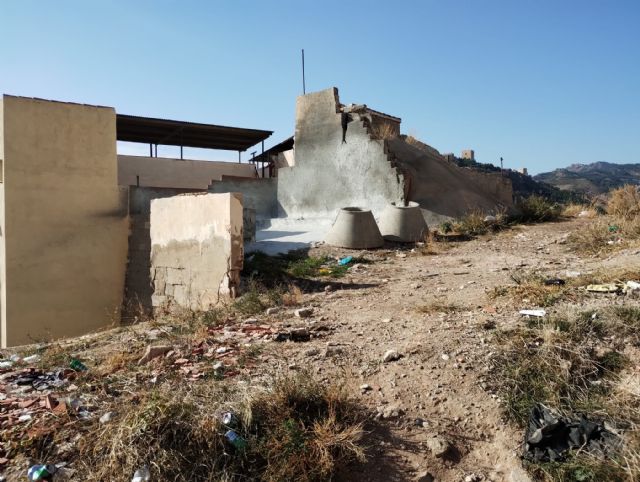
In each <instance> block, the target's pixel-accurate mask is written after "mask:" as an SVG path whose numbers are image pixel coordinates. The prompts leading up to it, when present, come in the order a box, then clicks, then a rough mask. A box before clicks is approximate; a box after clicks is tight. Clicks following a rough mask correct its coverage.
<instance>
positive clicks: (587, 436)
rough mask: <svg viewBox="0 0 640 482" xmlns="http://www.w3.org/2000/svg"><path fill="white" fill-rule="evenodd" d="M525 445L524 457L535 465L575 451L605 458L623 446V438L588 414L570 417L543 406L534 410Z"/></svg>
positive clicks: (555, 459)
mask: <svg viewBox="0 0 640 482" xmlns="http://www.w3.org/2000/svg"><path fill="white" fill-rule="evenodd" d="M524 442H525V443H524V458H525V459H527V460H531V461H534V462H555V461H562V460H563V459H564V458H565V457H566V456H567V454H568V452H569V451H570V450H573V449H580V450H583V451H586V452H589V453H590V454H592V455H595V456H600V457H604V456H606V455H608V454H610V453H612V452H615V451H616V450H618V449H619V448H620V446H621V445H622V440H621V439H620V437H619V436H618V435H616V434H615V433H613V432H611V431H609V430H607V429H606V428H605V426H604V424H601V423H596V422H594V421H590V420H588V419H587V418H586V417H585V416H584V415H580V417H579V418H570V417H566V416H563V415H560V414H558V413H557V412H555V411H553V410H551V409H550V408H548V407H546V406H544V405H542V404H541V403H539V404H536V405H535V406H534V407H533V408H532V409H531V413H530V414H529V426H528V427H527V431H526V433H525V441H524Z"/></svg>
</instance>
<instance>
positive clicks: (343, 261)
mask: <svg viewBox="0 0 640 482" xmlns="http://www.w3.org/2000/svg"><path fill="white" fill-rule="evenodd" d="M351 261H353V256H346V257H344V258H342V259H340V260H339V261H338V265H339V266H346V265H348V264H349V263H351Z"/></svg>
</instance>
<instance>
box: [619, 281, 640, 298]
mask: <svg viewBox="0 0 640 482" xmlns="http://www.w3.org/2000/svg"><path fill="white" fill-rule="evenodd" d="M622 291H624V294H626V295H630V294H637V293H638V292H640V283H638V282H637V281H627V282H626V283H625V284H624V288H623V289H622Z"/></svg>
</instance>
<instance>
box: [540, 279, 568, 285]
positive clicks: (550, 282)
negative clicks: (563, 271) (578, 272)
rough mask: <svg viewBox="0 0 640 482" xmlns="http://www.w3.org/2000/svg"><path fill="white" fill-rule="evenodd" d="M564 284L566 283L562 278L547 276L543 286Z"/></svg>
mask: <svg viewBox="0 0 640 482" xmlns="http://www.w3.org/2000/svg"><path fill="white" fill-rule="evenodd" d="M565 284H567V282H566V281H565V280H563V279H562V278H549V279H546V280H544V285H545V286H564V285H565Z"/></svg>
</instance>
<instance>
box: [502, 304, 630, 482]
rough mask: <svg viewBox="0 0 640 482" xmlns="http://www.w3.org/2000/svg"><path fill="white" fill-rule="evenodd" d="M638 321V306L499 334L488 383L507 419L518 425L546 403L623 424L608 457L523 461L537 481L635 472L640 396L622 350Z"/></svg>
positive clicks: (555, 319)
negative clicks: (621, 438)
mask: <svg viewBox="0 0 640 482" xmlns="http://www.w3.org/2000/svg"><path fill="white" fill-rule="evenodd" d="M639 323H640V308H637V307H635V306H632V307H622V308H620V307H613V308H603V309H600V310H598V311H588V312H573V313H566V314H564V315H559V316H556V317H551V318H548V319H546V320H543V321H540V320H534V321H532V322H530V323H529V325H528V326H523V327H521V328H518V329H516V330H513V331H510V332H506V333H502V334H501V335H500V337H499V342H500V351H499V353H498V355H496V356H495V357H494V359H493V369H492V380H493V384H494V388H496V389H497V390H498V392H499V393H500V395H501V397H502V399H503V401H504V408H505V412H506V414H507V416H508V418H510V419H511V420H513V421H515V422H516V423H518V424H519V425H520V426H524V425H526V423H527V419H528V416H529V413H530V410H531V408H532V406H533V405H534V404H536V403H544V404H546V405H548V406H551V407H553V408H556V409H558V410H560V411H567V412H570V413H584V414H586V415H587V416H588V417H591V418H595V419H600V420H606V421H607V422H609V423H610V424H611V425H613V426H616V427H618V428H624V429H626V430H625V441H626V444H625V448H624V449H623V451H622V452H621V453H619V454H615V455H614V456H613V457H612V458H607V459H596V458H594V457H591V456H589V455H587V454H578V455H575V454H574V455H573V456H571V457H570V458H569V460H567V461H566V462H563V463H555V464H553V463H547V464H529V466H528V468H529V469H530V471H531V473H532V474H533V475H534V477H535V478H536V480H545V481H552V480H553V481H556V480H567V481H568V480H594V481H595V480H629V481H631V480H638V477H640V466H639V465H638V453H639V451H640V437H639V432H638V430H637V425H638V424H639V423H640V410H638V407H639V406H640V393H639V392H638V391H637V390H636V388H637V386H638V381H637V372H636V371H635V370H633V368H632V367H631V364H632V363H633V361H632V360H630V359H629V358H628V357H627V356H626V355H625V354H624V353H623V350H624V348H625V346H626V345H627V343H632V344H633V343H637V342H638V335H637V333H638V326H639ZM625 337H626V341H623V340H624V339H625ZM630 377H631V379H632V381H629V380H630ZM580 474H582V475H580ZM582 476H584V477H585V478H580V477H582ZM594 477H595V478H594ZM603 477H604V478H603Z"/></svg>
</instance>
